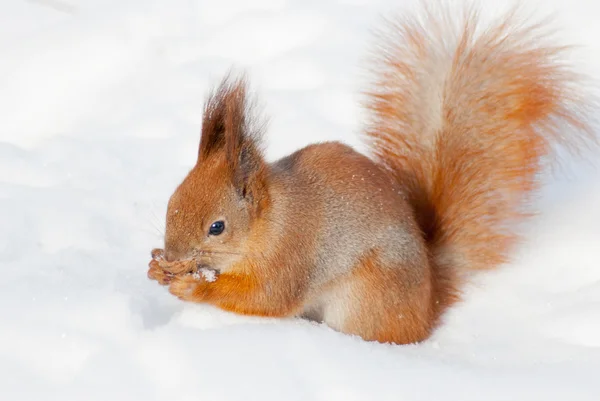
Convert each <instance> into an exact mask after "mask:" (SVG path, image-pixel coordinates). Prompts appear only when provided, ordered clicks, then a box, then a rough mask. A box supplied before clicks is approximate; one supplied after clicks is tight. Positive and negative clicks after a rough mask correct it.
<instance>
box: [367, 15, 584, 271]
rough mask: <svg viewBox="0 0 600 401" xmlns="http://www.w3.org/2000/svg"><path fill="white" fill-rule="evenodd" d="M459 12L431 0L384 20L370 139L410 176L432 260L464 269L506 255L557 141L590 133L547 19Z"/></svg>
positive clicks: (386, 160) (578, 140) (370, 98)
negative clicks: (532, 21) (522, 20)
mask: <svg viewBox="0 0 600 401" xmlns="http://www.w3.org/2000/svg"><path fill="white" fill-rule="evenodd" d="M459 19H460V18H459ZM456 20H457V19H456V18H454V17H452V18H451V17H450V16H449V14H448V13H447V12H445V11H440V12H439V13H437V14H436V12H434V11H432V10H426V12H425V13H424V14H423V15H422V17H421V18H418V17H417V18H415V16H414V15H413V16H404V17H403V18H401V19H398V20H395V21H391V22H390V21H389V23H388V24H387V25H386V27H385V29H384V30H382V31H381V34H382V35H381V37H380V39H382V40H380V41H379V45H380V46H379V48H377V49H376V53H375V55H374V58H373V60H372V61H373V62H372V64H371V67H372V70H371V72H372V73H373V76H374V81H373V82H372V86H371V88H372V89H371V90H370V91H368V92H367V102H366V107H367V112H368V118H369V120H368V125H367V128H366V139H367V141H368V144H369V146H370V149H371V151H372V152H373V153H374V154H375V157H377V158H378V159H379V160H380V162H382V163H383V164H385V165H386V166H387V167H388V168H389V169H391V170H392V171H393V172H394V174H396V175H397V176H398V181H399V182H401V183H403V184H406V189H407V193H408V196H409V197H410V201H411V203H412V205H413V207H414V208H415V211H416V213H417V218H418V219H419V224H420V226H421V228H422V230H423V232H424V235H425V236H426V238H427V241H428V242H429V244H430V249H431V252H432V257H433V260H434V263H435V264H436V265H437V266H440V267H444V266H445V267H449V268H452V269H458V270H456V272H458V271H460V270H461V269H485V268H490V267H494V266H496V265H498V264H500V263H502V262H505V261H506V260H507V256H508V251H509V250H510V249H511V245H513V244H514V243H515V240H516V239H517V238H518V235H517V234H516V230H515V229H514V228H515V227H516V225H515V224H516V223H518V222H519V221H520V220H522V219H523V218H524V217H525V216H526V215H527V211H526V209H527V208H526V207H525V206H526V205H527V202H528V200H529V199H530V195H531V194H532V191H534V190H535V189H536V187H537V185H538V180H539V173H540V172H541V170H542V168H543V166H544V165H545V164H546V161H547V160H552V157H553V154H554V149H555V146H556V145H560V146H562V147H564V148H567V149H571V150H579V149H581V147H582V146H585V145H587V144H589V143H592V141H593V135H592V134H591V130H590V129H589V128H588V126H587V124H586V120H585V117H584V115H583V113H582V110H584V109H585V106H586V104H585V96H582V94H583V93H584V92H583V89H582V85H581V84H580V83H579V81H578V76H577V75H576V74H575V73H574V72H573V71H572V70H571V69H570V67H569V66H568V65H567V64H566V63H565V62H564V60H563V59H562V56H563V54H564V51H565V50H566V48H565V47H560V46H552V45H545V44H544V43H547V42H548V40H546V39H545V38H546V36H544V35H545V34H546V33H547V31H546V30H544V29H543V28H544V26H543V25H539V24H538V25H529V26H526V25H523V24H519V23H518V21H517V20H516V18H515V15H514V13H513V14H510V15H509V16H507V17H506V18H504V19H502V20H501V21H500V22H496V24H495V25H492V26H490V27H489V28H485V29H484V28H483V27H481V26H479V25H478V18H477V12H474V11H468V12H466V13H465V15H464V16H463V18H462V19H461V20H462V22H461V23H457V22H456Z"/></svg>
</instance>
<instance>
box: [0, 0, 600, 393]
mask: <svg viewBox="0 0 600 401" xmlns="http://www.w3.org/2000/svg"><path fill="white" fill-rule="evenodd" d="M409 3H414V2H413V1H411V2H406V1H405V2H401V1H366V0H344V1H341V0H340V1H333V0H329V1H303V2H301V1H291V0H287V1H286V0H257V1H252V2H247V1H242V0H228V1H192V0H173V1H170V2H158V1H146V0H128V1H116V0H102V1H100V0H86V1H83V0H82V1H78V2H75V1H74V0H35V1H34V0H30V1H13V2H7V1H5V2H2V3H1V4H0V54H2V57H1V59H2V61H1V62H0V110H2V113H1V114H2V118H0V222H1V226H0V227H1V228H0V265H1V267H2V272H3V281H2V282H1V283H0V321H1V322H2V324H1V325H0V399H2V400H48V401H50V400H61V401H66V400H192V399H193V400H242V399H243V400H261V401H266V400H292V401H293V400H302V401H307V400H327V401H329V400H332V401H334V400H348V401H352V400H400V399H401V400H405V401H409V400H440V399H443V400H447V401H451V400H460V401H465V400H477V401H479V400H527V401H532V400H544V401H550V400H566V399H573V400H598V399H600V381H599V380H598V373H597V372H598V371H599V370H600V247H598V244H599V243H600V229H599V228H598V227H600V208H599V207H598V205H600V179H599V178H598V174H597V170H594V169H593V168H590V167H588V166H584V165H581V164H576V163H570V164H569V165H568V169H567V172H568V174H563V175H561V176H559V177H558V178H557V179H555V180H553V181H551V182H550V183H549V185H548V186H547V187H546V189H545V191H544V193H543V195H544V196H543V198H542V199H541V200H540V202H539V205H540V207H541V208H542V211H543V213H542V214H541V216H540V217H539V218H537V219H536V220H535V221H534V222H533V223H532V224H531V225H530V227H528V232H529V238H530V240H529V241H528V242H526V243H525V244H524V245H523V247H522V248H521V249H520V250H519V251H518V253H517V254H516V258H515V261H514V262H513V263H511V264H509V265H508V266H506V267H505V268H503V269H500V270H497V271H494V272H489V273H484V274H481V275H479V276H477V277H476V278H475V279H474V280H473V281H472V282H470V283H469V284H468V285H467V286H466V287H465V291H464V302H462V303H461V304H460V305H458V306H456V307H455V308H453V309H452V310H451V311H450V312H449V313H448V314H447V315H446V318H445V322H444V324H443V325H442V327H440V329H439V330H438V331H437V332H436V333H435V334H434V336H433V337H432V338H431V339H429V340H428V341H426V342H424V343H422V344H418V345H408V346H392V345H383V344H376V343H367V342H363V341H361V340H359V339H358V338H354V337H350V336H345V335H342V334H339V333H336V332H335V331H333V330H331V329H328V328H327V327H324V326H322V325H317V324H312V323H309V322H306V321H301V320H295V319H283V320H278V319H260V318H252V317H240V316H235V315H232V314H229V313H226V312H222V311H219V310H217V309H215V308H212V307H210V306H205V305H192V304H184V303H183V302H181V301H179V300H177V299H175V298H174V297H172V296H170V295H169V293H168V292H167V291H166V290H165V289H164V288H161V287H159V286H158V285H157V284H156V283H155V282H151V281H149V280H148V279H147V278H146V271H147V263H148V262H149V260H150V250H151V249H152V248H154V247H157V246H161V232H162V231H163V229H164V222H163V216H164V212H165V208H166V203H167V200H168V197H169V195H170V194H171V192H172V191H173V189H174V188H175V186H176V185H177V184H178V183H179V181H180V180H181V178H182V177H183V175H184V174H185V173H186V172H187V170H188V169H189V168H190V167H191V166H192V164H193V163H194V159H195V153H196V148H197V141H198V134H199V124H200V120H201V110H202V102H203V100H204V95H205V94H206V92H207V90H208V89H209V87H210V86H211V85H212V84H213V83H214V82H216V81H217V80H218V79H219V78H220V77H221V76H222V75H223V74H224V73H225V71H227V69H229V68H230V67H231V66H232V65H233V66H235V67H236V68H243V69H246V70H247V71H248V72H249V76H250V77H251V79H252V82H253V85H254V87H255V88H256V89H257V90H258V91H259V92H260V94H261V99H262V102H263V105H264V109H265V112H266V113H267V114H268V115H269V116H270V127H269V136H268V156H269V158H271V159H273V158H275V157H277V156H281V155H283V154H286V153H289V152H291V151H293V150H295V149H297V148H298V147H300V146H303V145H306V144H308V143H311V142H315V141H320V140H325V139H340V140H344V141H345V142H347V143H349V144H351V145H358V144H359V140H358V137H357V135H356V134H357V132H358V129H359V125H358V123H359V121H360V120H359V117H360V111H359V109H358V106H357V100H358V98H357V91H358V90H359V89H360V81H361V79H360V74H361V72H360V71H361V70H360V68H359V67H360V62H361V56H362V55H363V54H364V51H365V49H366V45H367V43H368V40H369V36H368V33H369V29H370V28H371V27H372V24H374V23H375V22H376V21H377V20H376V17H377V16H378V14H385V13H387V12H388V11H389V10H392V9H400V10H402V9H404V8H405V7H408V6H409ZM482 3H484V2H482ZM485 3H487V2H485ZM531 8H532V9H534V10H536V11H538V12H542V11H543V12H545V11H547V12H548V13H551V12H553V11H554V12H555V14H556V15H557V16H559V17H560V18H558V19H559V21H560V23H561V25H562V26H564V28H565V35H564V36H565V37H567V38H568V39H572V41H573V42H574V43H576V44H582V45H584V46H587V48H584V49H579V50H578V51H575V53H574V56H576V57H579V58H580V59H581V63H582V67H583V68H584V69H585V71H588V72H590V73H592V74H594V75H595V76H596V77H598V72H597V71H600V68H599V67H600V57H598V54H600V44H598V42H597V40H596V38H597V37H599V33H600V32H599V30H600V27H599V25H598V23H597V19H598V15H599V11H600V9H599V8H598V6H597V5H596V4H595V2H593V1H586V0H571V1H566V0H561V1H558V0H557V1H546V2H543V3H541V4H540V5H539V7H535V6H532V7H531ZM486 10H487V9H486ZM490 10H491V9H490ZM490 13H492V11H490ZM596 157H597V156H596Z"/></svg>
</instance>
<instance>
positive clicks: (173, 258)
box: [164, 249, 177, 262]
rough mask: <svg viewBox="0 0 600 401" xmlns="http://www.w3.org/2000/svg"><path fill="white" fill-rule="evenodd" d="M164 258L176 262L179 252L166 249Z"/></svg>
mask: <svg viewBox="0 0 600 401" xmlns="http://www.w3.org/2000/svg"><path fill="white" fill-rule="evenodd" d="M164 258H165V260H166V261H167V262H174V261H176V260H177V254H176V252H173V250H172V249H165V254H164Z"/></svg>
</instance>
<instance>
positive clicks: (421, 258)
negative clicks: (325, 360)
mask: <svg viewBox="0 0 600 401" xmlns="http://www.w3.org/2000/svg"><path fill="white" fill-rule="evenodd" d="M450 21H451V18H449V17H448V16H445V17H444V16H441V17H435V16H434V15H433V13H431V12H427V13H426V15H425V16H424V18H420V19H419V18H417V17H415V16H412V17H405V18H403V19H400V20H396V21H394V22H391V23H389V24H387V25H386V28H385V29H384V30H382V31H381V32H382V34H383V35H382V37H381V38H380V42H379V43H378V45H379V48H377V49H376V53H375V57H374V58H373V63H372V72H373V74H374V82H373V83H372V86H371V88H370V89H369V90H368V91H367V102H366V108H367V111H368V112H369V120H368V122H367V127H366V130H365V134H366V135H365V137H366V139H367V141H368V145H369V147H370V149H371V151H372V153H373V156H374V157H373V159H369V158H367V157H366V156H363V155H361V154H359V153H357V152H356V151H354V150H352V149H351V148H349V147H347V146H345V145H342V144H339V143H322V144H317V145H311V146H308V147H306V148H304V149H301V150H299V151H297V152H296V153H294V154H292V155H290V156H287V157H285V158H283V159H281V160H279V161H276V162H274V163H271V164H269V163H267V162H266V161H265V159H264V157H263V155H262V152H261V150H260V135H261V127H260V124H258V123H257V122H256V119H255V116H253V114H252V111H251V107H250V104H249V100H248V96H247V93H246V91H247V89H246V85H245V82H244V80H243V79H238V80H233V79H229V78H227V79H225V80H224V81H223V83H222V84H221V85H220V86H219V88H218V89H217V90H216V91H215V92H214V93H213V94H212V96H211V97H210V98H209V99H208V101H207V104H206V108H205V112H204V120H203V126H202V137H201V141H200V149H199V152H198V162H197V164H196V166H195V167H194V168H193V169H192V171H191V172H190V173H189V175H188V176H187V177H186V178H185V180H184V181H183V182H182V183H181V185H180V186H179V187H178V188H177V190H176V191H175V193H174V194H173V196H172V197H171V200H170V202H169V207H168V211H167V226H166V237H165V250H164V258H165V259H166V260H165V261H161V263H162V264H161V263H159V262H158V261H157V260H153V261H152V262H151V264H150V270H149V276H150V277H151V278H153V279H156V280H157V281H159V282H160V283H161V284H168V285H169V290H170V291H171V293H173V294H174V295H176V296H178V297H179V298H181V299H183V300H187V301H192V302H206V303H211V304H213V305H216V306H218V307H220V308H223V309H225V310H229V311H233V312H237V313H242V314H251V315H261V316H304V317H307V318H309V319H314V320H318V321H324V322H325V323H327V324H328V325H329V326H331V327H333V328H335V329H337V330H340V331H342V332H344V333H350V334H356V335H359V336H361V337H362V338H364V339H366V340H377V341H381V342H394V343H409V342H415V341H420V340H423V339H425V338H427V337H428V336H429V335H430V334H431V332H432V330H433V329H434V328H435V327H436V325H437V324H438V322H439V318H440V316H441V314H442V313H443V312H444V310H445V309H446V308H447V307H448V306H449V305H450V304H452V303H453V302H454V301H456V300H457V298H458V292H459V285H460V281H461V276H462V275H463V273H464V272H468V271H472V270H479V269H488V268H491V267H495V266H498V265H499V264H501V263H503V262H505V261H507V260H508V258H509V256H510V251H511V249H512V246H513V245H514V243H515V241H516V239H517V235H516V231H515V227H516V225H517V223H519V222H520V221H522V220H523V219H524V218H525V217H526V215H527V213H526V212H527V208H526V206H527V201H528V200H529V199H530V196H531V194H532V193H533V191H534V190H535V189H536V187H537V185H538V175H539V173H540V172H541V171H542V169H543V167H544V166H545V161H546V160H551V158H552V154H553V148H554V147H555V146H557V145H562V146H565V147H567V148H577V147H579V146H581V145H584V144H585V143H587V142H588V141H589V140H591V135H590V134H589V129H588V127H587V125H586V123H585V118H584V116H583V115H582V114H581V112H580V110H582V107H581V106H585V105H584V104H582V101H583V100H582V99H583V98H582V97H581V96H580V94H581V93H582V92H580V88H579V87H578V81H577V79H576V76H575V74H573V73H572V72H571V71H570V69H569V68H568V66H567V65H566V64H565V63H564V62H563V61H562V60H561V55H562V52H563V48H561V47H554V46H544V45H543V44H541V42H540V40H539V39H540V38H541V35H540V32H542V31H540V28H541V26H538V25H532V26H529V27H525V26H523V25H518V24H512V20H511V18H508V19H506V20H503V21H501V22H500V23H498V24H496V25H494V26H491V27H489V28H488V29H485V30H483V31H482V32H481V33H478V32H479V29H480V28H481V27H479V26H477V16H476V13H467V15H466V17H465V18H464V21H463V22H464V23H463V24H462V25H461V27H460V28H459V29H455V28H453V26H456V24H455V23H451V22H450ZM215 222H219V223H215ZM213 223H215V224H213ZM221 223H222V224H221ZM221 228H223V230H220V229H221ZM190 259H191V260H193V261H194V263H195V264H196V265H197V266H200V267H202V268H204V269H212V270H214V271H215V272H216V273H217V276H216V280H214V281H213V280H210V281H209V280H206V279H204V278H202V277H200V276H198V275H196V274H194V275H193V274H179V275H173V274H171V273H169V269H165V268H164V266H165V263H174V262H176V261H181V260H190ZM186 263H187V262H186ZM180 270H181V269H180ZM172 271H175V269H172Z"/></svg>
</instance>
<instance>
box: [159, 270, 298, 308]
mask: <svg viewBox="0 0 600 401" xmlns="http://www.w3.org/2000/svg"><path fill="white" fill-rule="evenodd" d="M258 274H260V272H256V273H245V272H244V273H241V272H238V271H230V272H226V273H221V274H219V275H218V276H217V277H216V279H215V280H214V281H207V280H206V279H205V278H203V277H202V276H198V275H190V274H187V275H182V276H176V277H173V278H172V279H171V282H170V285H169V291H170V292H171V293H172V294H173V295H175V296H177V297H179V298H180V299H182V300H184V301H190V302H201V303H209V304H212V305H215V306H217V307H219V308H221V309H224V310H227V311H231V312H235V313H240V314H244V315H257V316H274V317H283V316H290V315H293V314H295V312H296V310H297V309H298V307H299V305H298V300H297V298H296V296H297V294H293V293H291V292H290V290H289V288H290V287H289V286H286V285H285V284H284V283H281V284H279V283H277V282H276V281H277V280H276V279H273V278H271V279H270V280H267V279H266V278H261V277H259V275H258ZM266 284H268V286H267V285H266Z"/></svg>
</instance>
